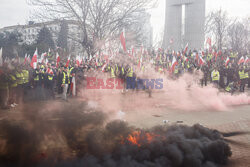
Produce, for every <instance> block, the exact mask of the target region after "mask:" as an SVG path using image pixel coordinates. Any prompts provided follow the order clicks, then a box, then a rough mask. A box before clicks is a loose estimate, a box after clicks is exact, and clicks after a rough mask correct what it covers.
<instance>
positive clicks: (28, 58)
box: [27, 55, 31, 63]
mask: <svg viewBox="0 0 250 167" xmlns="http://www.w3.org/2000/svg"><path fill="white" fill-rule="evenodd" d="M30 61H31V60H30V55H28V57H27V62H28V63H30Z"/></svg>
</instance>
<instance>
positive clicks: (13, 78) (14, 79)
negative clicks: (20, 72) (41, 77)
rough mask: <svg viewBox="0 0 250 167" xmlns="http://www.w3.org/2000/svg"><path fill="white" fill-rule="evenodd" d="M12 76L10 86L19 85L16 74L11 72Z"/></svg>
mask: <svg viewBox="0 0 250 167" xmlns="http://www.w3.org/2000/svg"><path fill="white" fill-rule="evenodd" d="M10 78H11V81H12V83H11V85H10V87H12V88H15V87H17V80H16V77H15V76H14V75H12V74H10Z"/></svg>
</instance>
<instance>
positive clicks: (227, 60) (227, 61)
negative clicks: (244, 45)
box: [225, 56, 230, 67]
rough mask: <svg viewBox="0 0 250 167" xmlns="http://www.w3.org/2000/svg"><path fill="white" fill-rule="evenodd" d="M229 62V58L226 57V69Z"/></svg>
mask: <svg viewBox="0 0 250 167" xmlns="http://www.w3.org/2000/svg"><path fill="white" fill-rule="evenodd" d="M229 62H230V58H229V57H228V56H227V59H226V61H225V66H226V67H227V65H228V63H229Z"/></svg>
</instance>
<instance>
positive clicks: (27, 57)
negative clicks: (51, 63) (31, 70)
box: [23, 53, 28, 65]
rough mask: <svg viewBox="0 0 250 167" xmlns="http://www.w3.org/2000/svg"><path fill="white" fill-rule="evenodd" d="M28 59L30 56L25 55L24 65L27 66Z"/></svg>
mask: <svg viewBox="0 0 250 167" xmlns="http://www.w3.org/2000/svg"><path fill="white" fill-rule="evenodd" d="M27 58H28V55H27V53H26V54H25V57H24V62H23V64H24V65H26V62H27Z"/></svg>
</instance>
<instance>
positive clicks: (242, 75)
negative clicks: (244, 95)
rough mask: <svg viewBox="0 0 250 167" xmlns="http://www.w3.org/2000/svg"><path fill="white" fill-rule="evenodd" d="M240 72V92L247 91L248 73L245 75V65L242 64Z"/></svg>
mask: <svg viewBox="0 0 250 167" xmlns="http://www.w3.org/2000/svg"><path fill="white" fill-rule="evenodd" d="M238 74H239V79H240V92H245V85H246V83H245V81H246V79H245V78H246V75H245V70H244V67H243V66H240V68H239V72H238Z"/></svg>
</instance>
